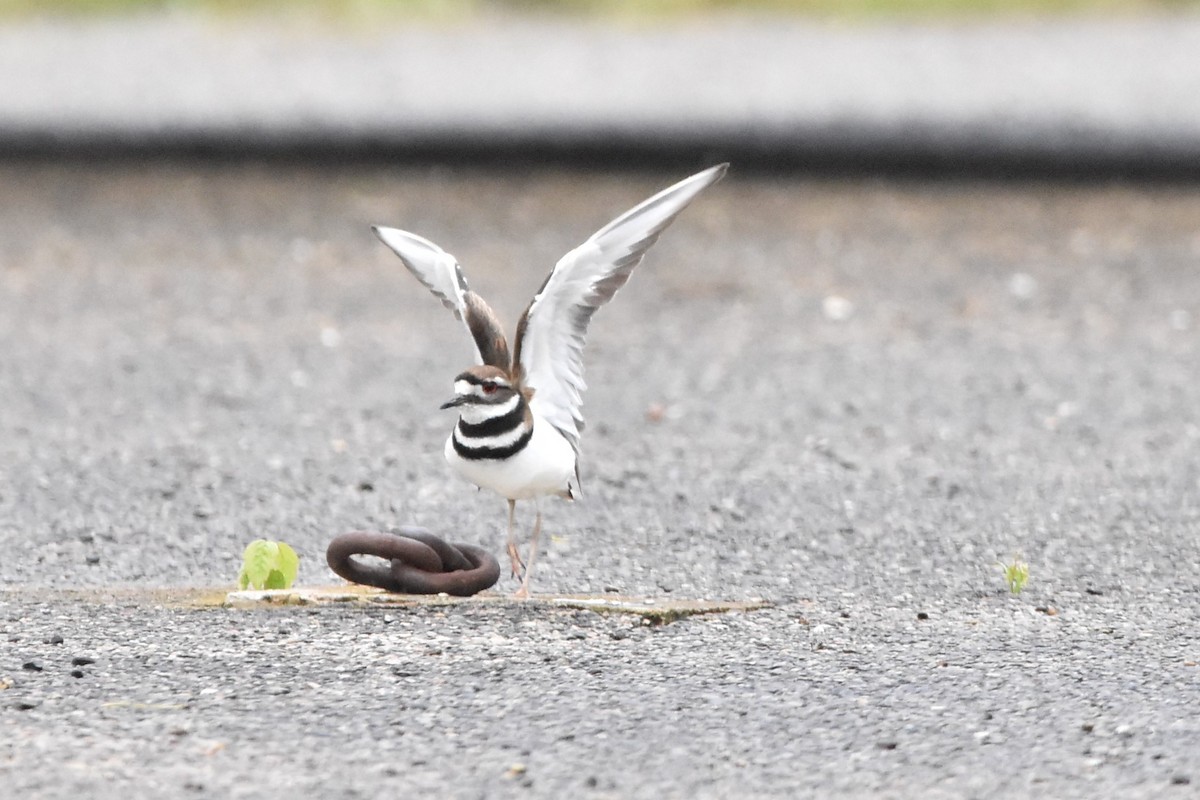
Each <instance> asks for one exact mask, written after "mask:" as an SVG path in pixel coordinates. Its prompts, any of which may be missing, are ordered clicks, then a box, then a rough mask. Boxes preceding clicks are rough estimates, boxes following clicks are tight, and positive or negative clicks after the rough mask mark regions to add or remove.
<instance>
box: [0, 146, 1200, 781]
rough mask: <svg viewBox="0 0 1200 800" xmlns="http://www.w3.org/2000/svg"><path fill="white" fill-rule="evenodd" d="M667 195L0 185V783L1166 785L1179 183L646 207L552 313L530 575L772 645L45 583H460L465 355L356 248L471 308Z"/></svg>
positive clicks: (812, 194) (1182, 710)
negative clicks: (569, 321)
mask: <svg viewBox="0 0 1200 800" xmlns="http://www.w3.org/2000/svg"><path fill="white" fill-rule="evenodd" d="M695 166H703V165H700V164H697V165H695ZM676 177H678V176H677V175H674V174H669V175H668V174H653V175H650V174H634V173H608V174H600V173H579V172H559V171H552V170H543V171H533V172H521V173H516V172H505V171H503V170H492V171H459V170H453V169H446V168H440V169H400V168H366V167H356V168H321V167H294V168H289V169H280V168H269V167H255V166H251V165H246V164H226V165H223V166H211V165H210V166H201V165H189V164H183V163H158V164H147V165H144V166H140V167H133V168H130V167H129V166H128V165H126V167H123V168H122V167H117V166H111V165H110V166H107V167H106V166H103V165H98V166H93V167H85V166H81V165H75V166H73V167H72V166H54V165H20V164H14V163H8V164H5V165H3V166H0V186H3V187H4V194H5V198H6V202H5V203H4V204H3V206H2V207H0V387H2V390H3V397H4V402H3V404H0V544H2V545H3V548H4V556H3V558H2V559H0V582H2V583H3V584H4V586H5V587H6V589H5V591H4V592H3V593H2V594H0V628H2V630H0V685H3V686H5V687H6V688H3V689H0V727H2V733H0V779H2V780H3V782H4V785H5V786H6V787H9V790H10V791H12V792H13V793H14V796H17V795H20V796H38V797H68V796H76V795H78V794H79V793H84V794H88V795H89V796H94V797H117V796H121V797H131V796H137V797H143V796H144V797H152V796H162V795H163V794H173V795H185V796H197V797H228V796H263V795H264V794H268V795H269V794H283V793H285V792H289V793H292V794H296V795H299V796H320V797H356V796H380V795H382V794H385V793H391V794H405V793H410V792H415V791H416V790H418V789H428V790H430V791H437V792H438V793H439V794H445V795H450V796H460V797H480V796H487V797H492V796H496V797H508V796H518V795H521V796H530V797H561V796H562V795H563V794H565V793H567V792H571V793H573V794H578V795H580V796H588V797H591V796H595V797H664V796H667V797H723V796H730V795H733V794H737V793H744V794H746V795H748V796H780V797H783V796H796V795H798V794H800V795H803V794H807V793H814V794H822V795H841V796H862V795H871V796H885V797H887V796H894V797H902V796H914V795H921V796H926V797H939V796H947V797H951V796H963V795H971V796H980V797H1005V796H1014V795H1018V794H1020V795H1029V794H1030V793H1034V794H1037V795H1039V796H1055V797H1068V796H1081V797H1082V796H1089V797H1090V796H1097V795H1102V796H1110V795H1117V794H1121V795H1125V796H1131V797H1147V796H1152V795H1153V796H1157V795H1161V794H1164V793H1167V794H1170V793H1177V794H1178V795H1179V796H1186V795H1188V794H1189V793H1191V792H1192V791H1194V786H1195V785H1196V782H1197V781H1200V763H1198V756H1197V753H1200V722H1198V721H1197V720H1198V718H1197V716H1196V714H1195V708H1196V707H1197V701H1200V671H1198V668H1197V667H1196V662H1197V660H1198V659H1200V634H1198V633H1197V631H1198V630H1200V626H1198V624H1197V623H1198V622H1200V620H1198V614H1197V603H1196V596H1197V589H1198V588H1200V579H1198V578H1197V574H1198V571H1197V567H1198V566H1200V542H1198V538H1197V533H1198V530H1200V506H1198V505H1197V503H1196V497H1197V492H1198V490H1200V464H1198V463H1197V459H1196V457H1195V453H1196V449H1197V442H1198V440H1200V411H1198V410H1197V409H1200V390H1198V387H1197V381H1196V375H1197V367H1198V366H1200V358H1198V356H1200V346H1198V344H1197V335H1196V334H1197V326H1198V325H1200V271H1197V269H1196V264H1197V260H1198V259H1200V237H1198V235H1197V229H1196V225H1195V220H1196V219H1198V218H1200V192H1197V191H1195V190H1194V189H1191V188H1188V187H1149V188H1147V187H1138V186H1122V185H1094V186H1069V185H1048V184H1005V183H934V184H929V183H919V182H899V183H897V182H890V183H889V182H876V181H864V182H847V183H841V182H831V181H790V180H777V179H767V178H763V177H758V178H749V177H746V176H740V175H739V174H738V173H737V171H736V165H735V166H734V171H733V172H732V173H731V175H730V177H729V178H728V179H727V180H726V181H725V182H723V183H722V184H720V185H719V186H718V187H716V189H715V190H714V191H713V192H712V193H711V194H709V195H708V196H706V197H704V198H702V199H701V200H700V201H699V202H697V204H696V205H695V206H694V207H693V208H691V209H689V211H688V213H687V214H686V215H685V216H684V217H683V218H681V219H680V220H679V222H678V223H677V224H676V225H675V226H674V227H672V228H671V229H670V230H669V231H668V232H667V233H666V234H665V235H664V236H663V238H662V240H661V241H660V243H659V244H658V245H657V246H656V247H655V249H654V250H653V251H652V253H651V255H650V257H649V258H648V259H647V261H646V263H644V264H643V265H642V266H641V267H640V268H639V270H638V272H637V274H635V276H634V278H633V280H632V281H631V282H630V284H629V286H627V287H626V288H625V289H624V290H623V291H622V292H621V293H620V294H619V295H618V297H617V298H616V300H615V301H614V302H613V303H612V305H611V306H608V307H606V308H605V309H604V310H603V311H602V312H600V313H599V314H598V315H597V316H596V318H595V320H594V323H593V329H592V336H591V341H590V343H589V347H588V351H587V370H588V371H587V375H588V380H589V384H590V389H589V391H588V394H587V397H586V405H585V413H586V415H587V418H588V423H589V429H588V431H587V432H586V434H585V437H584V442H583V444H584V462H583V470H584V489H585V495H584V498H583V500H582V501H581V502H580V503H578V504H575V505H568V504H565V503H554V504H550V505H548V507H547V531H546V533H547V535H548V538H549V541H548V543H547V544H548V546H547V547H546V549H545V551H544V553H543V555H542V556H541V557H540V558H539V576H538V579H539V588H540V589H541V590H543V591H546V592H597V593H599V592H605V591H610V590H611V591H620V592H625V593H629V594H636V595H646V596H651V597H691V598H706V597H707V598H729V599H745V598H752V597H766V598H768V599H770V600H772V601H774V602H775V603H776V605H775V607H774V608H773V609H769V610H764V611H758V612H752V613H746V614H735V615H728V616H723V617H705V618H695V619H689V620H684V621H681V622H677V623H673V624H670V625H665V626H643V625H641V624H639V623H638V622H637V621H636V620H633V619H630V618H625V617H609V616H597V615H595V614H592V613H590V612H581V611H564V610H551V609H548V608H546V607H544V606H537V605H533V606H522V605H519V604H514V605H511V606H500V607H494V606H493V607H471V606H466V607H456V608H455V609H453V610H446V609H427V610H421V611H398V610H394V609H375V610H362V609H357V608H341V609H330V608H321V609H313V610H305V609H282V610H280V609H273V610H253V611H247V610H221V609H195V608H185V607H176V606H172V605H170V604H163V603H157V602H151V601H149V600H146V599H142V600H138V599H136V598H134V599H131V598H130V597H129V596H127V595H117V596H114V597H113V598H111V599H109V600H105V601H97V600H95V599H91V600H82V599H80V598H79V597H78V596H76V595H72V594H69V593H64V591H63V590H65V589H73V588H83V589H87V588H89V587H97V589H98V590H100V589H101V588H102V587H114V586H130V587H135V588H138V587H140V588H143V589H144V588H148V587H156V586H189V585H193V586H213V585H220V584H232V581H233V579H234V576H235V575H236V573H237V566H238V557H239V553H240V551H241V548H242V547H243V546H244V545H245V543H246V542H247V541H249V540H250V539H252V538H255V537H258V536H264V535H266V536H270V537H272V538H279V539H283V540H285V541H287V542H289V543H290V544H292V545H293V546H294V547H295V548H296V549H297V551H298V552H299V553H300V555H301V558H302V564H301V577H300V580H301V581H302V582H307V583H327V582H332V581H333V580H334V579H333V578H332V576H331V575H330V574H329V573H328V571H327V569H326V568H325V566H324V563H323V559H322V554H323V549H324V546H325V544H326V543H327V542H328V540H329V538H330V537H331V536H332V535H333V534H334V533H336V532H338V531H341V530H347V529H351V528H357V527H386V526H388V525H395V524H404V523H409V522H412V523H417V524H423V525H427V526H429V527H431V528H434V529H436V530H442V531H445V532H447V533H448V534H449V535H450V538H456V539H462V540H465V541H475V542H479V543H482V544H485V545H487V546H490V547H492V548H494V549H495V550H496V551H497V552H498V551H499V550H500V547H501V540H502V537H503V532H502V531H503V523H504V505H503V502H502V501H499V500H497V499H496V498H492V497H488V496H486V495H483V494H477V493H476V492H474V490H472V489H471V488H470V487H468V486H467V485H466V484H464V483H461V482H459V481H458V480H456V479H454V478H453V477H452V476H450V475H449V473H448V472H447V469H446V467H445V465H444V464H443V463H442V460H441V455H440V453H441V447H442V442H443V441H444V438H445V436H446V435H447V433H448V429H449V425H450V420H449V419H448V418H447V417H446V416H445V415H444V414H441V413H439V412H438V411H437V405H438V404H439V403H440V402H441V401H442V400H443V399H444V395H445V394H446V392H448V391H449V388H450V386H449V384H450V380H451V378H452V376H453V375H454V374H455V373H456V372H457V371H458V370H459V369H460V368H461V366H462V365H463V364H465V363H467V362H468V361H469V359H470V349H469V344H468V343H467V341H465V338H464V337H463V336H462V334H461V331H460V330H459V328H458V323H456V322H455V321H454V320H453V318H452V317H451V316H450V315H449V314H448V313H447V312H446V311H445V310H444V309H443V308H441V307H440V306H439V304H438V303H437V302H436V301H435V300H433V299H432V298H430V297H429V296H428V294H427V293H426V292H425V290H424V289H422V288H421V287H420V286H419V285H418V284H416V283H415V282H414V281H413V280H412V279H411V277H410V276H409V275H407V274H406V273H404V272H403V270H402V268H400V266H399V264H398V263H397V262H396V261H395V259H394V256H392V255H391V254H390V253H388V252H387V251H386V250H385V249H384V248H383V247H382V246H380V245H379V244H378V243H377V242H375V241H374V239H373V237H372V236H371V235H370V232H369V229H368V226H369V225H370V224H372V223H385V224H392V225H398V226H402V227H406V228H409V229H412V230H415V231H418V232H420V233H422V234H424V235H427V236H428V237H429V238H431V239H433V240H434V241H436V242H438V243H440V244H442V245H444V246H445V247H446V248H447V249H449V250H450V251H451V252H453V253H455V254H456V255H457V256H458V257H459V258H460V260H461V262H462V263H463V265H464V267H465V269H466V271H467V273H468V275H469V276H470V278H471V280H472V282H473V286H474V287H475V288H477V290H478V291H480V292H481V293H482V294H483V295H484V296H485V297H488V298H489V300H491V301H493V304H494V305H495V306H496V308H497V310H498V311H499V312H500V313H501V315H502V316H503V317H504V318H506V319H507V320H509V321H512V320H515V318H516V316H517V314H519V312H520V310H521V309H522V307H523V304H524V303H525V302H526V301H527V300H528V298H529V296H530V294H531V293H532V291H533V290H534V289H535V288H536V287H537V285H538V284H539V282H540V280H541V279H542V277H543V276H544V273H545V271H546V270H548V268H549V266H550V265H551V264H552V263H553V261H554V260H555V259H556V258H557V257H558V256H559V255H561V254H562V253H563V252H565V251H566V250H567V249H568V248H570V247H571V246H573V245H574V244H576V243H578V242H579V241H581V240H582V239H583V238H584V237H586V236H587V235H588V234H590V233H591V232H592V231H593V230H595V229H596V228H597V227H599V226H600V225H601V224H603V223H604V222H606V221H607V220H608V219H610V218H611V217H612V216H613V215H614V214H616V213H618V212H620V211H622V210H624V209H625V208H626V207H628V206H629V205H630V204H632V203H633V202H636V201H637V200H639V199H641V198H642V197H644V196H646V195H647V194H648V193H650V192H651V191H653V190H654V189H656V188H658V187H660V186H663V185H666V184H667V183H669V182H670V181H671V180H672V179H674V178H676ZM523 520H524V521H525V522H528V514H525V515H523ZM1014 556H1019V557H1021V558H1022V559H1024V560H1025V561H1027V562H1028V563H1029V565H1030V573H1031V576H1030V581H1029V586H1028V588H1027V589H1026V590H1025V591H1024V592H1023V593H1022V594H1020V595H1017V596H1010V595H1009V594H1008V593H1007V592H1006V591H1005V589H1004V588H1003V585H1002V579H1001V573H1000V570H999V567H998V562H1000V561H1007V560H1010V559H1012V558H1013V557H1014ZM499 588H501V589H504V590H511V589H513V588H515V585H513V584H512V583H511V582H510V581H502V582H501V585H500V587H499ZM108 591H109V590H108V589H103V591H102V592H101V594H104V593H105V592H108ZM56 637H61V639H62V641H61V642H58V641H57V640H56ZM25 665H32V666H28V667H27V666H25ZM76 673H78V674H76ZM452 780H453V781H454V782H453V783H451V781H452ZM264 786H265V787H268V788H266V789H264V788H263V787H264Z"/></svg>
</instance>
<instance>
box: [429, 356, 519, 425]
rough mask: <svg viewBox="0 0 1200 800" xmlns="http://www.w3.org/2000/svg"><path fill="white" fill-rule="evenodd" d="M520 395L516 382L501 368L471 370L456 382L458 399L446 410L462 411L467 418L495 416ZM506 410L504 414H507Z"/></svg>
mask: <svg viewBox="0 0 1200 800" xmlns="http://www.w3.org/2000/svg"><path fill="white" fill-rule="evenodd" d="M517 396H518V392H517V389H516V387H514V386H513V383H512V380H511V379H510V378H509V377H508V375H507V374H506V373H505V372H504V370H502V369H500V368H498V367H491V366H487V365H481V366H477V367H471V368H470V369H468V370H465V371H464V372H462V373H460V374H459V375H458V377H456V378H455V379H454V399H452V400H450V401H448V402H445V403H442V408H458V409H459V410H460V413H461V414H462V415H463V416H479V417H484V418H487V417H492V416H496V413H497V412H498V411H500V409H501V407H503V406H508V405H510V404H512V403H513V402H514V400H513V398H515V397H517ZM508 410H509V409H507V408H505V409H504V411H501V412H500V413H505V412H507V411H508Z"/></svg>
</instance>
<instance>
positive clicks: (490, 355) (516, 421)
mask: <svg viewBox="0 0 1200 800" xmlns="http://www.w3.org/2000/svg"><path fill="white" fill-rule="evenodd" d="M727 167H728V164H720V165H718V166H715V167H712V168H710V169H707V170H705V171H704V172H700V173H698V174H696V175H693V176H692V177H690V178H687V179H686V180H683V181H680V182H679V183H677V184H675V185H674V186H671V187H670V188H667V189H664V190H663V191H661V192H659V193H658V194H656V195H654V196H653V197H651V198H650V199H649V200H646V201H645V202H643V203H641V204H639V205H637V206H635V207H634V208H632V209H630V210H629V211H627V212H625V213H624V214H622V215H621V216H619V217H617V218H616V219H614V220H613V221H612V222H610V223H608V224H607V225H605V226H604V227H603V228H601V229H600V230H598V231H597V232H596V233H594V234H592V236H591V237H590V238H589V239H588V240H587V241H586V242H584V243H583V244H581V245H580V246H579V247H576V248H575V249H574V250H572V251H571V252H569V253H567V254H566V255H565V256H563V257H562V258H561V259H559V261H558V263H557V264H555V266H554V269H553V270H551V272H550V275H549V277H547V278H546V281H545V282H544V283H543V284H542V288H541V289H539V290H538V293H537V295H535V296H534V298H533V301H532V302H530V304H529V307H528V308H526V309H525V313H524V314H522V315H521V319H520V321H519V322H518V323H517V335H516V340H515V342H516V347H515V350H514V351H513V353H512V355H511V357H510V355H509V349H508V340H507V339H506V338H505V336H504V331H503V329H502V328H501V326H500V323H499V321H498V320H497V319H496V315H495V314H494V313H493V312H492V309H491V308H490V307H489V306H488V304H487V303H485V302H484V301H483V298H481V297H480V296H479V295H477V294H475V293H474V292H472V291H471V290H470V288H468V286H467V279H466V277H464V275H463V272H462V269H461V268H460V267H459V265H458V261H457V260H456V259H455V258H454V256H452V255H450V254H449V253H447V252H446V251H445V250H442V249H441V248H440V247H438V246H437V245H436V244H434V243H433V242H430V241H429V240H428V239H424V238H422V237H420V236H417V235H416V234H413V233H408V232H406V231H402V230H397V229H395V228H384V227H375V228H373V230H374V231H375V234H376V235H377V236H378V237H379V238H380V239H381V240H382V241H383V243H384V244H386V245H387V246H388V247H390V248H391V249H392V250H393V251H395V253H396V255H398V256H400V260H401V261H403V262H404V266H406V267H408V269H409V271H410V272H412V274H413V275H415V276H416V278H417V280H419V281H420V282H421V283H423V284H424V285H425V287H426V288H428V289H429V290H430V291H431V292H433V294H434V295H436V296H437V297H438V299H440V300H441V301H442V303H443V304H444V305H445V306H446V307H447V308H449V309H450V310H452V311H453V312H454V315H455V316H456V317H458V319H459V320H461V321H463V322H464V323H466V326H467V330H468V331H469V332H470V334H471V337H472V338H473V339H474V341H475V347H476V349H477V351H478V356H479V359H478V363H477V364H476V365H475V366H473V367H470V368H469V369H466V370H464V371H463V372H461V373H459V375H458V377H456V378H455V379H454V398H453V399H452V400H450V401H449V402H447V403H445V404H443V405H442V408H443V409H447V408H454V409H457V410H458V414H459V418H458V424H456V425H455V426H454V430H453V431H452V432H451V434H450V438H449V439H447V440H446V447H445V455H446V460H447V461H448V462H450V465H451V466H452V467H454V469H455V470H456V471H458V473H459V474H461V475H462V476H463V477H465V478H466V479H467V480H469V481H471V482H472V483H474V484H475V485H476V486H479V487H481V488H484V489H490V490H491V491H493V492H496V493H497V494H499V495H500V496H501V497H504V498H505V499H507V500H508V538H507V551H508V556H509V559H510V561H511V563H512V572H513V576H514V577H516V576H518V575H520V573H521V570H522V568H524V578H523V579H522V581H521V586H520V588H519V589H518V590H517V593H516V595H515V596H516V597H529V581H530V577H531V576H532V575H533V563H534V559H535V558H536V557H537V547H538V537H539V535H540V534H541V530H542V511H541V506H540V504H539V503H538V500H539V498H541V497H544V496H547V495H557V496H559V497H563V498H566V499H574V498H575V496H576V495H577V494H578V493H579V491H580V485H579V437H580V434H581V433H582V431H583V416H582V412H581V407H582V404H583V402H582V394H583V390H584V387H585V384H584V382H583V363H582V356H583V345H584V339H585V336H586V334H587V329H588V323H589V322H590V321H591V318H592V314H594V313H595V312H596V309H598V308H599V307H600V306H602V305H604V304H605V303H607V302H608V301H609V300H611V299H612V297H613V295H614V294H616V291H617V290H618V289H620V288H621V287H622V286H624V285H625V282H626V281H627V280H629V275H630V273H631V272H632V271H633V268H634V267H636V266H637V265H638V264H639V263H640V262H641V260H642V257H643V256H644V255H645V253H646V251H647V250H648V249H649V248H650V246H651V245H652V244H654V242H655V241H656V240H657V239H658V235H659V234H660V233H662V231H663V229H665V228H666V227H667V226H668V225H670V224H671V221H672V220H674V219H675V217H676V215H678V214H679V212H681V211H683V209H684V208H686V207H687V205H688V204H689V203H691V202H692V200H693V199H695V197H696V195H698V194H699V193H700V192H702V191H703V190H704V189H706V188H708V187H709V186H711V185H712V184H714V183H716V182H717V181H718V180H720V178H721V176H722V175H724V174H725V170H726V168H727ZM518 500H533V501H534V523H533V534H532V537H531V540H530V545H529V557H528V559H526V560H525V561H524V562H522V560H521V557H520V553H519V551H518V548H517V540H516V529H515V514H516V503H517V501H518Z"/></svg>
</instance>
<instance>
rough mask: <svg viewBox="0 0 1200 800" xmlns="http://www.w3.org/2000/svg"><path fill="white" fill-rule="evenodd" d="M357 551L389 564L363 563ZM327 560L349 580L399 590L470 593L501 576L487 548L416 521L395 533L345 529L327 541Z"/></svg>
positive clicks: (465, 595)
mask: <svg viewBox="0 0 1200 800" xmlns="http://www.w3.org/2000/svg"><path fill="white" fill-rule="evenodd" d="M356 555H362V556H375V557H377V558H382V559H384V560H386V561H390V562H391V566H390V567H384V566H382V565H379V564H365V563H363V562H362V561H359V560H356V559H355V558H354V556H356ZM325 559H326V561H328V562H329V568H330V569H332V570H333V571H334V572H336V573H337V574H338V575H340V576H341V577H343V578H345V579H346V580H348V581H350V582H351V583H361V584H364V585H366V586H376V587H378V588H380V589H384V590H386V591H389V592H398V593H401V594H440V593H442V592H445V593H446V594H452V595H455V596H458V597H469V596H470V595H473V594H476V593H477V592H482V591H483V590H484V589H487V588H489V587H491V586H494V585H495V583H496V582H497V581H498V580H500V564H499V562H497V561H496V559H495V557H494V556H493V555H492V554H491V553H489V552H487V551H486V550H484V549H483V548H481V547H475V546H473V545H469V544H456V545H452V544H449V543H447V542H445V541H443V540H442V539H439V538H438V537H437V536H434V535H433V534H432V533H430V532H429V531H428V530H426V529H425V528H418V527H415V526H404V527H402V528H400V529H399V530H398V531H397V532H395V533H383V532H380V531H352V532H350V533H343V534H341V535H339V536H336V537H334V539H333V541H332V542H330V543H329V547H328V548H327V549H326V551H325Z"/></svg>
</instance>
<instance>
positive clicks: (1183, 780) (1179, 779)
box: [1171, 775, 1192, 786]
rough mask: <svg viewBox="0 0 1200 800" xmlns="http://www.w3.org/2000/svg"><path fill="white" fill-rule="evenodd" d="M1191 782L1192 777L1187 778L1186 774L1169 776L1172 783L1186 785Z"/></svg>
mask: <svg viewBox="0 0 1200 800" xmlns="http://www.w3.org/2000/svg"><path fill="white" fill-rule="evenodd" d="M1191 782H1192V779H1191V778H1189V777H1188V776H1187V775H1173V776H1171V783H1173V784H1174V785H1176V786H1187V785H1188V784H1189V783H1191Z"/></svg>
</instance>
